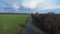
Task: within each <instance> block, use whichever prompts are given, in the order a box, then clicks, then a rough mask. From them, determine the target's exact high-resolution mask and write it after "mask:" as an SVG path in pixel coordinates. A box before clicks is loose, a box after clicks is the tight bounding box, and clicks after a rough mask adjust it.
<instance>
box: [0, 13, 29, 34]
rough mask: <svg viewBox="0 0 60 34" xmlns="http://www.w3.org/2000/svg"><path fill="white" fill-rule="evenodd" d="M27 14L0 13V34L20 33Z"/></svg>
mask: <svg viewBox="0 0 60 34" xmlns="http://www.w3.org/2000/svg"><path fill="white" fill-rule="evenodd" d="M28 16H29V15H28V14H0V34H21V32H22V31H23V29H24V27H25V25H26V20H27V19H28Z"/></svg>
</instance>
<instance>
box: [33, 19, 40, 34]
mask: <svg viewBox="0 0 60 34" xmlns="http://www.w3.org/2000/svg"><path fill="white" fill-rule="evenodd" d="M32 20H33V25H34V26H35V30H36V32H37V34H41V31H40V29H39V27H38V26H39V25H37V21H36V20H35V19H34V18H32Z"/></svg>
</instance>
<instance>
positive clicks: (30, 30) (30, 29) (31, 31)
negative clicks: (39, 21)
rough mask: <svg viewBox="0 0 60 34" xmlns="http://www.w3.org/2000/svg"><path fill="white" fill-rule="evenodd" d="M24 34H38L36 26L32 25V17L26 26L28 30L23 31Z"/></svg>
mask: <svg viewBox="0 0 60 34" xmlns="http://www.w3.org/2000/svg"><path fill="white" fill-rule="evenodd" d="M23 34H37V33H36V31H35V29H34V26H33V25H32V17H31V16H30V18H29V20H28V22H27V24H26V28H25V30H24V31H23Z"/></svg>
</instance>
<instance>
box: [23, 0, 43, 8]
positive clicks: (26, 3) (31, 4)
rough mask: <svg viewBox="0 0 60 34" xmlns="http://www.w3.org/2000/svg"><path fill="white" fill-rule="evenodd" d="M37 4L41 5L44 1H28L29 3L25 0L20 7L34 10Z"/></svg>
mask: <svg viewBox="0 0 60 34" xmlns="http://www.w3.org/2000/svg"><path fill="white" fill-rule="evenodd" d="M39 2H41V3H42V2H44V0H30V1H28V0H26V1H24V2H23V3H22V5H23V6H24V7H26V8H31V9H33V8H36V6H37V4H38V3H39Z"/></svg>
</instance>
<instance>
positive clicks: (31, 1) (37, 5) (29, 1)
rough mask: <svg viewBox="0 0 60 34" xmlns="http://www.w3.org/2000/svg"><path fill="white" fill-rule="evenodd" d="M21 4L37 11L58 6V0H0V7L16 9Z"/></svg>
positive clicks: (59, 5) (59, 4) (59, 2)
mask: <svg viewBox="0 0 60 34" xmlns="http://www.w3.org/2000/svg"><path fill="white" fill-rule="evenodd" d="M21 6H23V7H24V8H26V9H31V10H34V9H35V10H36V11H38V12H39V11H40V10H47V9H58V8H60V0H0V8H4V7H7V8H13V9H14V10H16V11H18V9H19V8H20V7H21ZM2 12H3V11H2ZM18 12H19V11H18Z"/></svg>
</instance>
